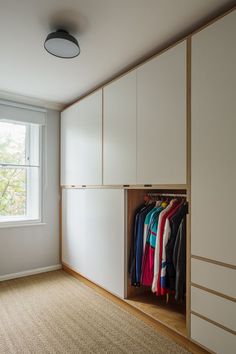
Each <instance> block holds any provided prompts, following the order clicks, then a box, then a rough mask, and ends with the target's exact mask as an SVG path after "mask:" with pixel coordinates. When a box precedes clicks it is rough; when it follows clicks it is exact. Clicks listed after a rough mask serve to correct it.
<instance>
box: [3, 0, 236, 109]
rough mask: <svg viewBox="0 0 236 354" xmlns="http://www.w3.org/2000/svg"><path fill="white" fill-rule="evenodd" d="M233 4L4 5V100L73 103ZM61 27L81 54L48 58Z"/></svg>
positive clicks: (11, 1)
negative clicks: (51, 36)
mask: <svg viewBox="0 0 236 354" xmlns="http://www.w3.org/2000/svg"><path fill="white" fill-rule="evenodd" d="M229 4H232V1H229V0H0V91H1V92H0V95H1V93H2V94H3V95H4V94H7V93H14V94H20V95H24V96H29V97H33V98H37V99H40V100H45V101H49V102H54V103H60V104H68V103H70V102H72V101H74V100H75V99H76V98H78V97H80V96H82V95H84V94H85V93H86V92H88V91H89V90H91V89H92V88H94V87H96V86H97V85H99V84H101V83H102V82H104V81H106V80H108V79H109V78H111V77H113V76H114V75H116V74H117V73H120V72H121V71H123V70H124V69H125V68H127V67H129V66H131V65H133V64H134V63H136V62H138V61H139V60H141V59H142V58H144V57H145V56H147V55H148V54H150V53H152V52H154V51H155V50H157V49H158V48H161V47H163V46H164V45H165V44H167V43H168V42H171V41H173V40H174V39H176V38H178V37H179V36H180V35H181V34H183V33H186V32H187V31H189V30H190V29H191V28H193V27H194V26H196V25H197V24H199V22H200V21H202V20H204V19H205V18H207V17H209V16H212V15H214V14H215V13H216V12H218V11H221V10H222V8H223V7H225V6H229ZM58 27H66V28H67V29H69V30H71V33H72V34H73V35H75V36H76V37H77V39H78V41H79V44H80V48H81V54H80V55H79V56H78V57H77V58H75V59H70V60H64V59H59V58H56V57H53V56H51V55H50V54H48V53H47V52H46V51H45V50H44V48H43V43H44V40H45V38H46V36H47V34H48V33H49V32H50V31H51V30H54V29H56V28H58Z"/></svg>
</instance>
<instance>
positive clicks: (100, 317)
mask: <svg viewBox="0 0 236 354" xmlns="http://www.w3.org/2000/svg"><path fill="white" fill-rule="evenodd" d="M0 353H1V354H62V353H63V354H64V353H65V354H75V353H76V354H77V353H99V354H100V353H101V354H102V353H115V354H119V353H144V354H146V353H155V354H159V353H160V354H162V353H163V354H164V353H165V354H170V353H173V354H174V353H175V354H187V353H189V352H187V351H186V350H185V349H182V348H181V347H180V346H178V345H177V344H175V343H174V342H173V341H171V340H170V339H168V338H166V337H164V336H162V335H160V334H159V333H158V332H156V331H155V330H154V329H152V328H151V327H149V326H148V325H146V324H145V323H143V322H142V321H141V320H139V319H138V318H136V317H135V316H133V315H131V314H130V313H128V312H126V311H125V310H124V309H122V308H120V307H119V306H118V305H116V304H114V303H113V302H111V301H110V300H108V299H106V298H104V297H102V296H101V295H99V294H97V293H96V292H95V291H94V290H93V289H91V288H89V287H87V286H86V285H84V284H83V283H81V282H80V281H79V280H77V279H75V278H73V277H71V276H70V275H67V274H66V273H64V272H63V271H56V272H51V273H44V274H39V275H35V276H31V277H26V278H21V279H15V280H9V281H5V282H2V283H0Z"/></svg>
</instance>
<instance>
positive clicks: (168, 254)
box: [129, 199, 188, 301]
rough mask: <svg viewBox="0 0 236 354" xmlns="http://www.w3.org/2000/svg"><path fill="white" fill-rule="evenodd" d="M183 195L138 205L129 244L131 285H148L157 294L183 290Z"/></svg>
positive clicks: (177, 293) (180, 296) (178, 294)
mask: <svg viewBox="0 0 236 354" xmlns="http://www.w3.org/2000/svg"><path fill="white" fill-rule="evenodd" d="M187 209H188V208H187V203H186V201H184V200H183V199H182V200H181V201H178V200H177V199H171V200H170V201H169V202H162V201H161V200H157V201H156V203H150V202H149V203H148V204H142V205H141V206H140V207H139V208H137V210H136V212H135V215H134V220H133V229H132V230H133V231H132V240H131V248H130V259H129V273H130V278H131V285H133V286H140V285H144V286H147V287H150V288H151V289H152V291H153V292H155V293H156V295H157V296H161V295H166V294H174V295H175V299H176V301H183V300H184V297H185V293H186V214H187Z"/></svg>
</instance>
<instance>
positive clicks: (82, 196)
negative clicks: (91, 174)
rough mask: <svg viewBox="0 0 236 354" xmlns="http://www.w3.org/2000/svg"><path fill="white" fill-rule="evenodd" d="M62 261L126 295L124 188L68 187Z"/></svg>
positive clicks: (65, 198)
mask: <svg viewBox="0 0 236 354" xmlns="http://www.w3.org/2000/svg"><path fill="white" fill-rule="evenodd" d="M62 215H63V218H62V261H63V263H65V264H67V265H68V266H70V267H72V268H73V269H75V270H76V271H77V272H79V273H80V274H81V275H83V276H84V277H86V278H88V279H89V280H91V281H93V282H94V283H96V284H98V285H100V286H102V287H104V288H105V289H107V290H108V291H110V292H112V293H114V294H116V295H118V296H120V297H122V298H124V291H125V285H124V284H125V281H124V272H125V271H124V262H125V261H124V252H125V246H124V217H125V216H124V190H121V189H64V190H63V194H62Z"/></svg>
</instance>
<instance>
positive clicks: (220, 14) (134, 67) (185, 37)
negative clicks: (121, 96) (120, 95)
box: [63, 4, 236, 111]
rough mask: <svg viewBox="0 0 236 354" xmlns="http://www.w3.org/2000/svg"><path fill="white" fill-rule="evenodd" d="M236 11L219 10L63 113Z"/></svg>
mask: <svg viewBox="0 0 236 354" xmlns="http://www.w3.org/2000/svg"><path fill="white" fill-rule="evenodd" d="M235 9H236V6H235V5H232V4H231V5H228V6H227V7H225V8H224V9H223V10H221V12H220V13H218V14H216V15H215V16H213V18H211V19H209V18H208V19H207V20H206V21H205V23H204V24H201V25H199V26H197V27H196V28H195V29H194V30H192V31H189V33H187V34H186V33H185V34H184V35H182V36H180V38H179V39H177V40H175V41H174V42H172V43H169V44H167V45H165V46H164V47H162V48H158V50H157V51H156V52H155V53H152V54H151V55H149V56H148V57H146V58H144V59H143V58H142V59H141V60H139V61H138V62H136V64H134V65H130V66H128V67H126V68H124V69H123V70H122V71H120V72H119V73H117V74H115V75H113V76H112V77H110V78H109V79H107V80H104V81H103V82H102V83H100V84H99V85H97V86H95V87H94V88H92V89H91V90H89V91H87V92H86V93H84V94H83V95H81V96H80V97H79V98H77V99H76V100H74V101H73V102H71V103H69V104H68V105H65V106H64V107H63V108H64V109H63V111H64V110H66V109H67V108H69V107H70V106H72V105H73V104H75V103H77V102H80V101H82V100H83V99H85V98H86V97H88V96H90V95H92V94H94V93H95V92H96V91H98V90H101V89H102V90H103V89H104V88H105V87H106V86H107V85H109V84H111V83H112V82H114V81H116V80H118V79H120V78H122V77H123V76H125V75H127V74H129V73H130V72H132V71H133V70H136V69H138V68H139V67H141V66H142V65H144V64H145V63H147V62H149V61H150V60H152V59H154V58H156V57H158V56H159V55H161V54H163V53H165V52H166V51H167V50H169V49H171V48H173V47H175V46H176V45H178V44H180V43H182V42H184V41H185V40H187V39H188V38H191V37H192V36H193V35H195V34H197V33H198V32H200V31H202V30H203V29H205V28H206V27H208V26H210V25H212V24H213V23H215V22H216V21H218V20H220V19H221V18H223V17H224V16H226V15H228V14H229V13H231V12H233V11H234V10H235Z"/></svg>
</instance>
